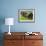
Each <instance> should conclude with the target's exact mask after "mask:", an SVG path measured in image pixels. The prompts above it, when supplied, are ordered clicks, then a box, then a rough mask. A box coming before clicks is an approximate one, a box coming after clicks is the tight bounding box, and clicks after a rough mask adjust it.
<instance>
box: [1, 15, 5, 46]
mask: <svg viewBox="0 0 46 46" xmlns="http://www.w3.org/2000/svg"><path fill="white" fill-rule="evenodd" d="M4 23H5V17H4V16H0V46H3V33H2V26H3V25H4Z"/></svg>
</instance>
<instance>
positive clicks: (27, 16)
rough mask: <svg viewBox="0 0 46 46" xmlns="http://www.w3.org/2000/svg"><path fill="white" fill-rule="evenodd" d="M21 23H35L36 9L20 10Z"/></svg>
mask: <svg viewBox="0 0 46 46" xmlns="http://www.w3.org/2000/svg"><path fill="white" fill-rule="evenodd" d="M18 20H19V22H35V9H19V10H18Z"/></svg>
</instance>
